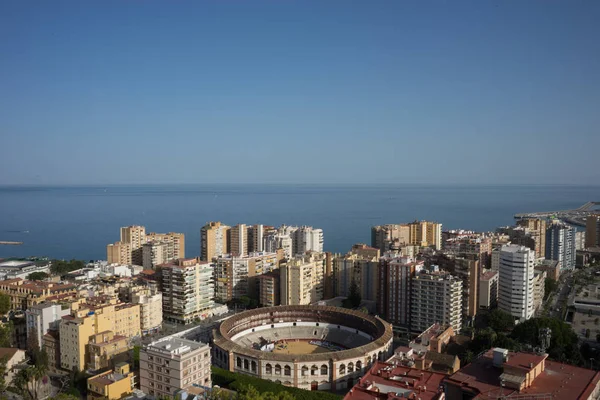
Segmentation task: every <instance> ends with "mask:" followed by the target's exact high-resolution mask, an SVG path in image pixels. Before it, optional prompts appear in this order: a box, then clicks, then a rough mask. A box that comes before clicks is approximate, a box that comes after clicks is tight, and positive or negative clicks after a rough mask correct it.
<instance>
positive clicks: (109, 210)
mask: <svg viewBox="0 0 600 400" xmlns="http://www.w3.org/2000/svg"><path fill="white" fill-rule="evenodd" d="M587 201H600V186H424V185H408V186H407V185H403V186H392V185H385V186H314V185H300V186H297V185H294V186H292V185H171V186H167V185H156V186H102V187H98V186H96V187H82V186H77V187H75V186H71V187H32V186H27V187H15V186H4V187H3V186H0V240H6V241H22V242H24V245H22V246H0V257H9V256H19V257H25V256H49V257H56V258H78V259H86V260H89V259H105V258H106V244H107V243H110V242H114V241H117V240H119V227H121V226H126V225H134V224H139V225H145V226H146V230H147V231H149V232H150V231H152V232H183V233H185V235H186V256H190V257H191V256H195V255H198V254H199V251H200V228H201V227H202V225H204V223H206V222H207V221H217V220H218V221H222V222H224V223H226V224H229V225H235V224H237V223H246V224H255V223H262V224H265V225H280V224H282V223H286V224H290V225H312V226H315V227H319V228H322V229H323V230H324V235H325V249H326V250H328V251H333V252H346V251H348V250H349V248H350V246H351V245H352V244H353V243H357V242H363V243H369V241H370V227H371V226H372V225H378V224H384V223H400V222H409V221H412V220H415V219H428V220H435V221H439V222H441V223H443V225H444V229H454V228H463V229H471V230H478V231H487V230H493V229H495V228H496V227H498V226H502V225H509V224H512V223H513V215H514V214H516V213H519V212H533V211H550V210H561V209H570V208H575V207H578V206H580V205H582V204H584V203H585V202H587Z"/></svg>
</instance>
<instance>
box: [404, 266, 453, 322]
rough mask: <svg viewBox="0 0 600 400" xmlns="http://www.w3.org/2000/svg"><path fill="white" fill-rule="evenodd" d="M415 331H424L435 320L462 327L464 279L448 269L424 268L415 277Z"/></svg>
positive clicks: (413, 290)
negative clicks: (428, 270) (452, 273)
mask: <svg viewBox="0 0 600 400" xmlns="http://www.w3.org/2000/svg"><path fill="white" fill-rule="evenodd" d="M412 281H413V282H412V298H411V331H412V332H413V333H421V332H423V331H425V330H426V329H427V328H429V327H430V326H431V325H433V324H435V323H440V324H443V325H450V326H452V329H453V330H454V331H455V332H460V329H461V327H462V280H461V279H459V278H457V277H455V276H452V275H451V274H450V273H449V272H447V271H436V270H434V271H430V272H427V271H422V272H420V273H419V274H416V276H415V277H414V278H413V279H412Z"/></svg>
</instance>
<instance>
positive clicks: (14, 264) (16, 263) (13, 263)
mask: <svg viewBox="0 0 600 400" xmlns="http://www.w3.org/2000/svg"><path fill="white" fill-rule="evenodd" d="M30 265H35V263H33V262H31V261H21V260H9V261H3V262H0V268H23V267H28V266H30Z"/></svg>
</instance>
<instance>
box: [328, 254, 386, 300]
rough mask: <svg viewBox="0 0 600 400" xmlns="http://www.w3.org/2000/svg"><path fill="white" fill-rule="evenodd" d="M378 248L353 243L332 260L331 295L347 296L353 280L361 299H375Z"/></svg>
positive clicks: (377, 281) (377, 285) (377, 282)
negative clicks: (348, 248) (342, 253)
mask: <svg viewBox="0 0 600 400" xmlns="http://www.w3.org/2000/svg"><path fill="white" fill-rule="evenodd" d="M378 270H379V249H376V248H374V247H368V246H366V245H354V246H353V247H352V250H350V252H349V253H348V254H345V255H343V256H338V257H336V258H335V259H334V260H333V290H334V292H333V295H334V296H344V297H347V296H348V295H349V294H350V286H351V285H352V283H353V282H354V283H355V284H356V285H357V287H358V290H359V292H360V295H361V297H362V299H363V300H369V301H377V289H378V287H379V280H378V275H377V274H378Z"/></svg>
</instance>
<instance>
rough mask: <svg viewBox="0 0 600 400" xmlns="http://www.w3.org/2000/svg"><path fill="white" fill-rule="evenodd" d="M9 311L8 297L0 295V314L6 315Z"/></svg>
mask: <svg viewBox="0 0 600 400" xmlns="http://www.w3.org/2000/svg"><path fill="white" fill-rule="evenodd" d="M9 311H10V296H9V295H7V294H4V293H0V314H2V315H6V313H7V312H9Z"/></svg>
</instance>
